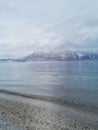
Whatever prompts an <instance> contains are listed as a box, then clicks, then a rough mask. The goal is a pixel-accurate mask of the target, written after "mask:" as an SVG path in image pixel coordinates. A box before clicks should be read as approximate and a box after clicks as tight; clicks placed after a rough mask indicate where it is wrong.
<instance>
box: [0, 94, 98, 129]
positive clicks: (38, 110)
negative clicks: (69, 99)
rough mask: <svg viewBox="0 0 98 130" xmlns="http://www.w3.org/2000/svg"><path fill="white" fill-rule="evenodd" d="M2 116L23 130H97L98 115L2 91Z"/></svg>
mask: <svg viewBox="0 0 98 130" xmlns="http://www.w3.org/2000/svg"><path fill="white" fill-rule="evenodd" d="M0 115H1V117H2V118H6V119H8V120H9V121H10V122H11V123H12V124H14V125H17V124H18V125H19V126H21V128H23V129H24V130H98V115H97V114H94V113H92V112H87V111H82V110H79V109H76V108H73V107H69V106H65V105H60V104H56V103H54V102H49V101H44V100H40V99H33V98H27V97H21V96H18V95H10V94H4V93H0ZM8 123H9V122H8ZM9 124H10V123H9ZM2 126H3V125H2V122H0V130H4V129H3V128H2ZM5 130H11V129H10V128H9V129H7V128H5ZM18 130H20V128H19V129H18Z"/></svg>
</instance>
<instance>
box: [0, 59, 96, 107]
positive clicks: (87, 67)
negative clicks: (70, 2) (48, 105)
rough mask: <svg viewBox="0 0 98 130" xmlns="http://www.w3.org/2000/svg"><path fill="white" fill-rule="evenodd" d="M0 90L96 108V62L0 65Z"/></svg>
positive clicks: (45, 62)
mask: <svg viewBox="0 0 98 130" xmlns="http://www.w3.org/2000/svg"><path fill="white" fill-rule="evenodd" d="M0 89H4V90H10V91H15V92H19V93H25V94H30V95H42V96H49V97H56V98H60V99H66V100H74V101H77V102H80V101H81V102H83V103H91V104H95V105H97V104H98V61H70V62H68V61H67V62H55V61H36V62H26V63H17V62H13V63H0Z"/></svg>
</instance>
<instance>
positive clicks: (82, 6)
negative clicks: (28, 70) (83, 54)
mask: <svg viewBox="0 0 98 130" xmlns="http://www.w3.org/2000/svg"><path fill="white" fill-rule="evenodd" d="M62 49H83V50H85V49H86V50H87V49H90V50H91V49H93V50H95V49H98V0H0V56H6V55H12V56H23V55H27V54H30V53H32V52H33V51H36V50H37V51H39V50H45V51H47V50H62Z"/></svg>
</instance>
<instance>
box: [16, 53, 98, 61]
mask: <svg viewBox="0 0 98 130" xmlns="http://www.w3.org/2000/svg"><path fill="white" fill-rule="evenodd" d="M36 60H41V61H44V60H48V61H53V60H54V61H55V60H57V61H72V60H98V53H94V52H88V51H87V52H85V51H52V52H33V53H32V54H30V55H28V56H25V57H23V58H22V59H18V61H24V62H25V61H36Z"/></svg>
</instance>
